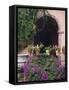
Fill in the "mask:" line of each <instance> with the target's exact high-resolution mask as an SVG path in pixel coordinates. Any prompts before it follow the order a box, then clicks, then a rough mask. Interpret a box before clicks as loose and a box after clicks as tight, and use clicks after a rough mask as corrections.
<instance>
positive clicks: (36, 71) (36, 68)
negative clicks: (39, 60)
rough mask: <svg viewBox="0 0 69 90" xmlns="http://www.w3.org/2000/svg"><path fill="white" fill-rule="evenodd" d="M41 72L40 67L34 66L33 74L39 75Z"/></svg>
mask: <svg viewBox="0 0 69 90" xmlns="http://www.w3.org/2000/svg"><path fill="white" fill-rule="evenodd" d="M39 72H40V67H39V66H37V65H34V66H32V73H39Z"/></svg>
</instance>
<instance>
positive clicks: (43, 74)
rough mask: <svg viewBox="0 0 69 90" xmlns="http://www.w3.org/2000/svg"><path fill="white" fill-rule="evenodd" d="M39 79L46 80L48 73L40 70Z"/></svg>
mask: <svg viewBox="0 0 69 90" xmlns="http://www.w3.org/2000/svg"><path fill="white" fill-rule="evenodd" d="M41 80H48V73H47V72H46V71H44V72H42V74H41Z"/></svg>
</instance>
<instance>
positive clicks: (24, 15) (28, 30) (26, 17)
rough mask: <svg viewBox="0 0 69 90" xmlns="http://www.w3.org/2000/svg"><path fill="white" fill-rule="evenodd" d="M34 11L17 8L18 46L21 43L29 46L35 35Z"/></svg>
mask: <svg viewBox="0 0 69 90" xmlns="http://www.w3.org/2000/svg"><path fill="white" fill-rule="evenodd" d="M36 12H37V10H36V9H28V8H19V9H18V44H20V43H21V42H23V43H22V44H24V43H26V45H27V44H30V43H32V40H33V35H34V34H35V32H36V30H34V29H35V28H34V27H35V25H34V23H35V20H36Z"/></svg>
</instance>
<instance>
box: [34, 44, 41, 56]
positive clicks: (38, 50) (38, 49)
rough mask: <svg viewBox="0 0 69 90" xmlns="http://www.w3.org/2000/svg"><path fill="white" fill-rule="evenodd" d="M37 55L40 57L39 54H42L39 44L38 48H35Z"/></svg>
mask: <svg viewBox="0 0 69 90" xmlns="http://www.w3.org/2000/svg"><path fill="white" fill-rule="evenodd" d="M35 53H36V55H39V53H40V47H39V45H38V44H37V46H35Z"/></svg>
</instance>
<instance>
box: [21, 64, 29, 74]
mask: <svg viewBox="0 0 69 90" xmlns="http://www.w3.org/2000/svg"><path fill="white" fill-rule="evenodd" d="M22 71H23V74H24V75H25V76H27V75H28V74H29V64H28V63H24V65H23V66H22Z"/></svg>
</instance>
